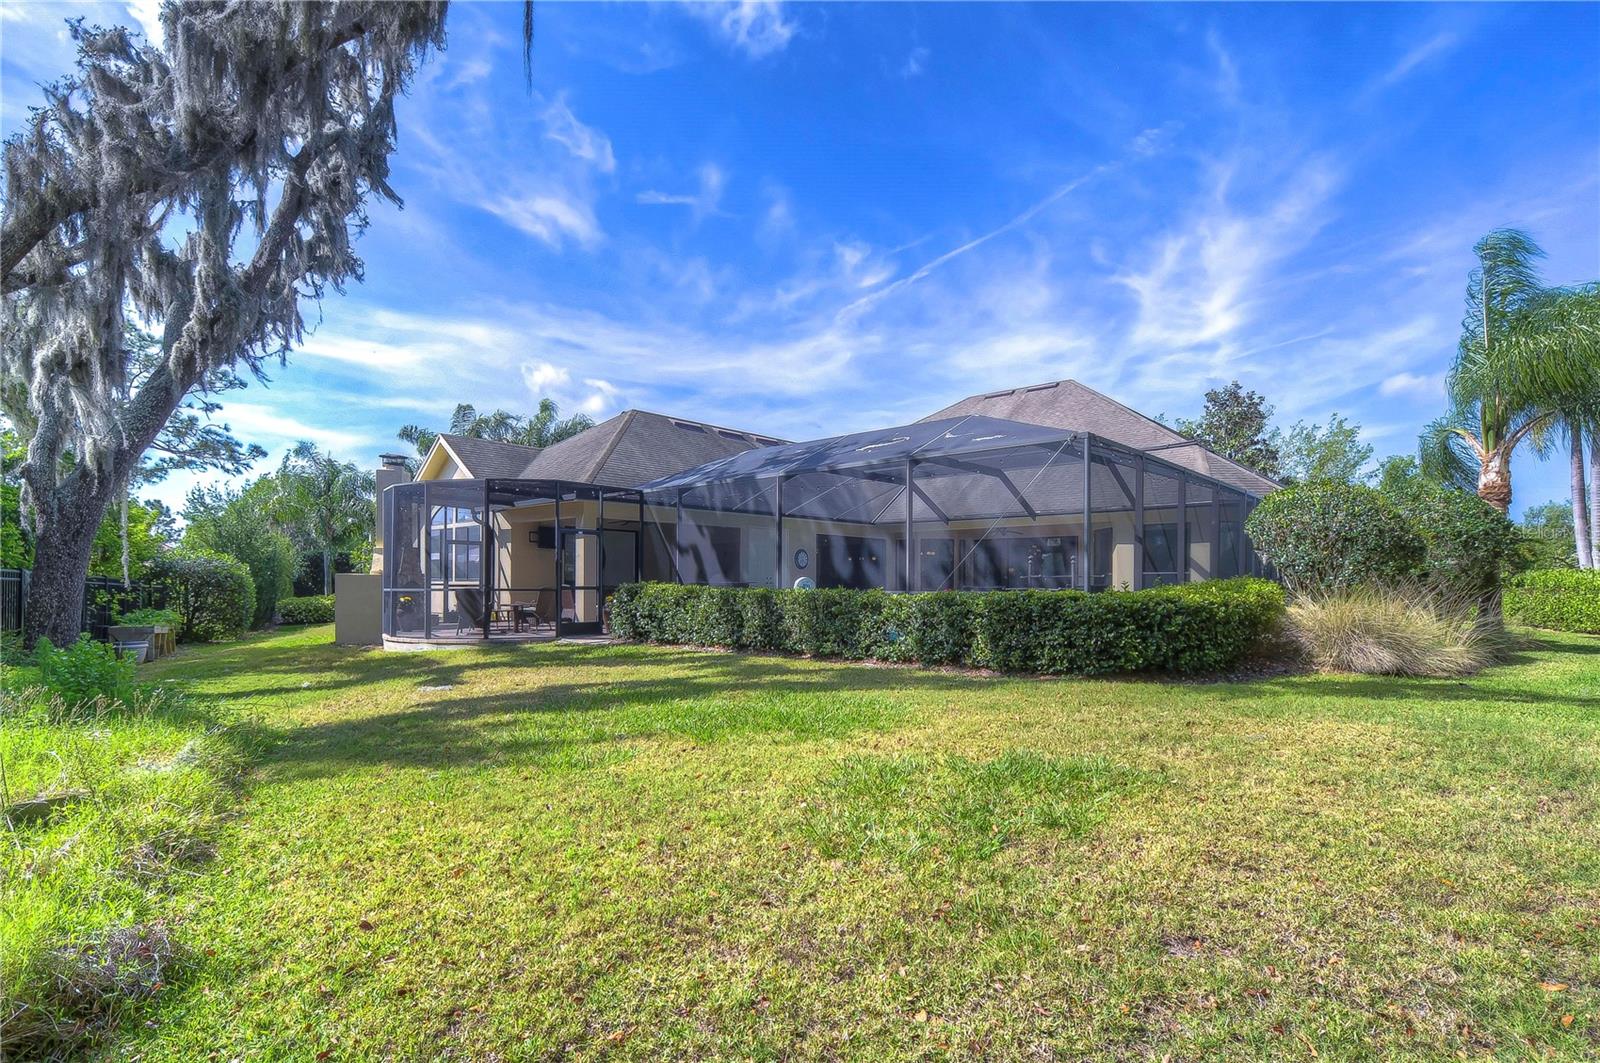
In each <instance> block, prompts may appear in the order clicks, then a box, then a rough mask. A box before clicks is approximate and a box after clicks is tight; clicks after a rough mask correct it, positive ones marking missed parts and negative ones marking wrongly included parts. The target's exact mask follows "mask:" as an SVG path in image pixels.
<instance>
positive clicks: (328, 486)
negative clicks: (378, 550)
mask: <svg viewBox="0 0 1600 1063" xmlns="http://www.w3.org/2000/svg"><path fill="white" fill-rule="evenodd" d="M374 490H375V488H374V485H373V477H372V476H371V474H369V473H364V472H362V471H361V470H360V469H358V468H356V467H355V466H354V465H352V464H350V463H349V462H344V461H339V460H338V459H336V458H334V457H333V455H331V454H324V453H322V452H321V451H319V450H318V449H317V448H316V445H315V444H313V443H306V442H301V443H299V444H297V445H296V446H295V448H294V449H293V450H291V451H290V452H289V453H288V454H286V455H284V458H283V465H282V467H281V468H280V469H279V470H278V497H277V500H276V509H277V516H278V519H280V520H281V521H282V522H283V523H284V524H285V525H287V526H288V527H289V528H290V529H291V530H292V531H293V532H294V533H295V537H296V538H298V539H300V540H301V541H302V542H304V543H306V544H308V545H309V546H310V547H311V548H312V549H313V550H316V551H318V552H320V553H321V554H322V593H323V594H332V593H333V555H334V554H335V553H336V552H337V551H338V550H339V548H340V547H342V546H344V545H346V544H347V543H349V542H350V540H351V538H352V537H354V536H357V535H360V534H362V533H363V532H365V531H369V530H370V529H371V527H372V517H373V509H372V504H373V494H374Z"/></svg>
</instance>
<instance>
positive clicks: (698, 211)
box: [635, 162, 727, 221]
mask: <svg viewBox="0 0 1600 1063" xmlns="http://www.w3.org/2000/svg"><path fill="white" fill-rule="evenodd" d="M699 177H700V189H699V191H697V192H658V191H656V190H654V189H651V190H648V191H645V192H640V193H639V194H638V195H637V196H636V197H635V199H637V201H638V202H640V203H644V204H647V205H652V206H669V207H688V208H689V209H690V211H691V212H692V213H693V214H694V217H695V220H697V221H698V220H699V219H701V218H704V217H707V216H708V215H712V214H718V213H721V212H720V210H719V209H718V204H720V203H721V202H722V188H723V185H724V184H726V183H727V178H726V177H725V176H724V175H723V173H722V168H721V167H720V166H718V165H717V164H716V163H713V162H708V163H705V164H703V165H702V166H701V167H700V170H699Z"/></svg>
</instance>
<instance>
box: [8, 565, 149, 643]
mask: <svg viewBox="0 0 1600 1063" xmlns="http://www.w3.org/2000/svg"><path fill="white" fill-rule="evenodd" d="M31 576H32V573H30V572H29V571H28V570H27V569H25V568H0V631H21V630H22V629H23V627H24V626H25V625H26V623H27V617H28V584H29V581H30V579H31ZM166 603H167V594H166V588H165V587H161V586H156V585H154V584H145V583H135V584H133V585H132V586H131V587H124V586H123V585H122V581H121V580H118V579H112V578H111V577H108V576H90V577H89V579H88V581H87V582H86V583H85V584H84V587H83V622H82V626H83V630H85V631H87V632H88V633H89V635H90V636H91V637H92V638H95V639H99V640H100V641H102V642H104V641H105V640H106V639H107V637H108V634H107V632H108V629H109V628H110V627H111V625H112V624H113V623H114V622H115V618H116V614H117V613H119V612H122V613H129V612H132V611H133V610H135V609H160V608H162V607H163V606H165V605H166Z"/></svg>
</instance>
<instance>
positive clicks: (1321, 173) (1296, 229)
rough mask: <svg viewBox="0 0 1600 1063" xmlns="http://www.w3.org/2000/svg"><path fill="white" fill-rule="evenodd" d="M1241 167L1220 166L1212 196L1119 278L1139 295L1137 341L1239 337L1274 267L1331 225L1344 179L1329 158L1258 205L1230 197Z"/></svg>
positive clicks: (1173, 345)
mask: <svg viewBox="0 0 1600 1063" xmlns="http://www.w3.org/2000/svg"><path fill="white" fill-rule="evenodd" d="M1235 165H1236V164H1224V165H1222V166H1219V167H1218V168H1217V170H1216V173H1215V176H1214V181H1213V188H1212V193H1211V195H1210V197H1209V200H1208V201H1207V202H1206V203H1205V204H1204V205H1203V206H1202V207H1200V209H1198V210H1197V211H1194V212H1193V213H1192V214H1191V215H1190V216H1189V217H1187V218H1186V219H1185V220H1184V221H1183V222H1182V223H1181V224H1179V225H1177V226H1175V227H1173V228H1171V229H1169V230H1168V231H1167V232H1165V233H1163V234H1162V235H1161V236H1160V237H1159V238H1157V240H1156V241H1155V243H1154V246H1153V248H1152V249H1151V250H1150V251H1148V252H1146V255H1145V263H1146V264H1145V265H1144V266H1143V267H1142V268H1139V269H1135V270H1130V271H1127V272H1124V273H1122V274H1120V275H1119V276H1118V277H1117V278H1116V279H1117V280H1118V281H1119V282H1120V283H1121V284H1123V285H1124V286H1125V287H1126V288H1127V289H1128V290H1129V291H1131V292H1133V294H1134V296H1135V297H1136V299H1137V300H1138V319H1137V324H1136V325H1135V327H1134V330H1133V334H1132V337H1131V338H1132V340H1133V341H1134V342H1135V343H1137V344H1140V345H1143V346H1150V347H1160V348H1163V349H1165V350H1169V351H1170V350H1180V351H1181V350H1185V349H1189V348H1193V347H1195V346H1197V345H1201V344H1215V343H1218V342H1219V341H1223V340H1226V339H1229V338H1231V337H1233V336H1235V335H1236V334H1237V332H1238V331H1239V330H1240V329H1241V328H1242V327H1243V326H1244V325H1246V324H1247V323H1249V322H1250V320H1251V319H1252V316H1253V314H1254V312H1255V310H1256V309H1257V307H1258V306H1259V305H1260V300H1261V296H1262V294H1263V284H1262V282H1263V281H1264V280H1266V278H1267V275H1268V271H1269V270H1270V269H1271V268H1272V267H1273V266H1274V265H1276V264H1278V263H1280V262H1282V261H1283V260H1284V259H1286V258H1287V257H1288V256H1289V255H1290V254H1291V253H1293V252H1295V251H1297V250H1299V249H1300V248H1302V247H1303V246H1305V244H1306V243H1308V242H1309V241H1310V240H1311V239H1312V238H1313V237H1314V236H1315V235H1316V233H1317V231H1318V230H1319V229H1321V228H1322V226H1323V225H1324V224H1325V223H1326V221H1327V215H1326V213H1325V212H1324V210H1323V208H1324V206H1325V204H1326V202H1327V200H1328V197H1329V195H1330V194H1331V193H1332V192H1333V190H1334V189H1335V188H1336V187H1337V185H1338V181H1339V178H1338V173H1337V171H1336V170H1335V168H1334V167H1333V166H1332V165H1331V164H1330V163H1329V162H1327V161H1325V160H1322V159H1313V160H1311V161H1309V162H1306V163H1304V164H1302V165H1301V166H1299V167H1297V168H1296V169H1294V170H1293V171H1292V172H1290V173H1287V174H1285V175H1284V176H1283V178H1282V180H1281V183H1280V184H1281V190H1280V191H1279V192H1278V193H1277V194H1276V195H1272V196H1270V197H1268V198H1267V199H1266V201H1265V202H1264V203H1261V204H1259V205H1257V206H1255V207H1254V208H1253V209H1251V208H1241V207H1239V206H1236V205H1235V204H1234V203H1232V202H1230V183H1231V178H1232V176H1233V172H1234V169H1235Z"/></svg>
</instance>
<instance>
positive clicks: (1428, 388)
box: [1378, 370, 1446, 402]
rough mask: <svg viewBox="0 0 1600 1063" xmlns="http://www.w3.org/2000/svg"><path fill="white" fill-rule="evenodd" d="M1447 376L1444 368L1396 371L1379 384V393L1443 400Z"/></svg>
mask: <svg viewBox="0 0 1600 1063" xmlns="http://www.w3.org/2000/svg"><path fill="white" fill-rule="evenodd" d="M1445 376H1446V374H1445V373H1444V372H1443V371H1442V370H1441V371H1440V372H1437V373H1409V372H1405V373H1395V374H1393V375H1392V376H1388V377H1385V378H1384V380H1383V383H1381V384H1379V385H1378V394H1380V395H1383V396H1386V397H1388V398H1395V397H1397V396H1405V397H1407V398H1417V399H1426V400H1428V401H1430V402H1438V401H1442V400H1443V399H1444V382H1445Z"/></svg>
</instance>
